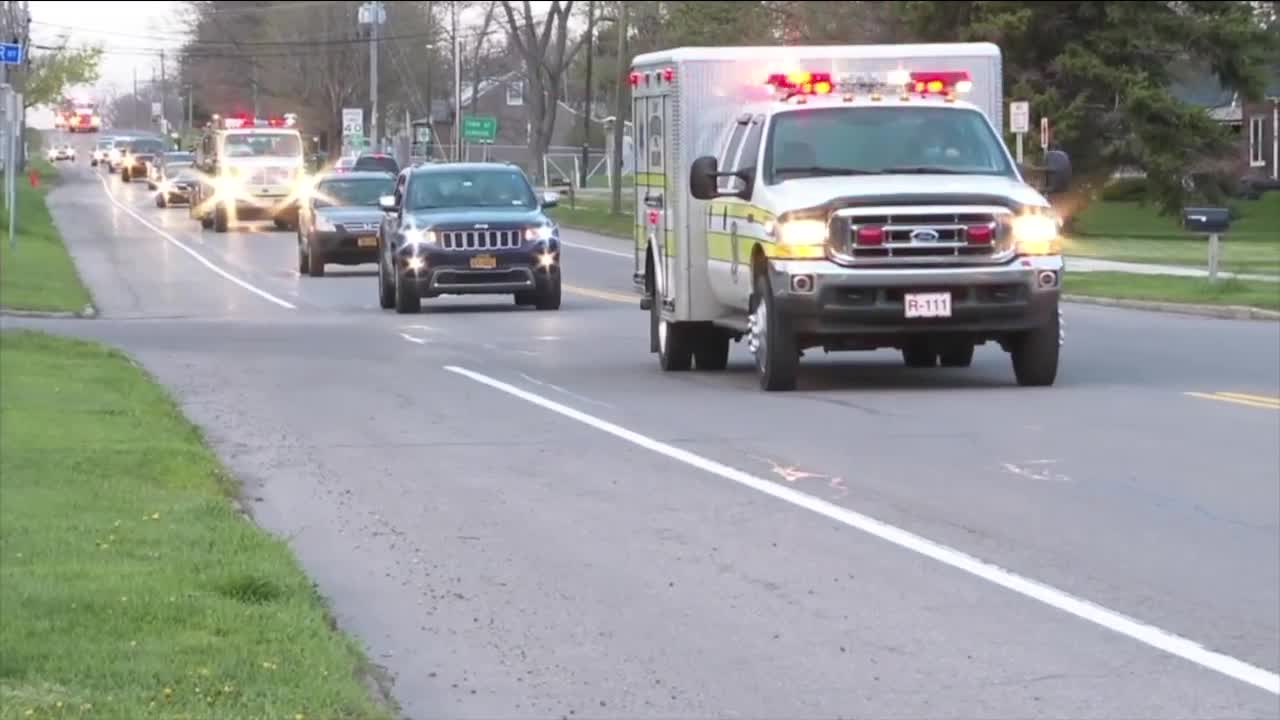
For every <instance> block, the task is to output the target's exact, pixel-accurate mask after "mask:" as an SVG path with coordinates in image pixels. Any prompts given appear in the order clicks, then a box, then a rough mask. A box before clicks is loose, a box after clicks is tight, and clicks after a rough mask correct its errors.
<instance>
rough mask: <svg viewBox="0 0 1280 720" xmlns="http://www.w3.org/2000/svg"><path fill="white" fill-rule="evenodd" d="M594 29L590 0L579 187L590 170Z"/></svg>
mask: <svg viewBox="0 0 1280 720" xmlns="http://www.w3.org/2000/svg"><path fill="white" fill-rule="evenodd" d="M595 29H596V2H595V0H590V2H588V3H587V40H586V46H587V92H586V98H585V102H586V105H585V107H583V109H582V168H581V170H580V171H579V172H580V174H581V177H580V178H578V187H580V188H585V187H586V186H587V174H588V173H589V172H590V171H591V168H590V165H589V163H590V162H591V56H592V55H594V54H595V52H594V51H593V50H592V45H593V44H594V43H595Z"/></svg>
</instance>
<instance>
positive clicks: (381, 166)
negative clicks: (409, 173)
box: [351, 153, 400, 176]
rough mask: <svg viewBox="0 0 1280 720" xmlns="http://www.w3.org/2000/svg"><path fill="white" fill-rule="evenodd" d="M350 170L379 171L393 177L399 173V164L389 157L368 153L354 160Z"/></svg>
mask: <svg viewBox="0 0 1280 720" xmlns="http://www.w3.org/2000/svg"><path fill="white" fill-rule="evenodd" d="M351 169H352V170H353V171H355V172H360V171H368V170H375V171H377V170H380V171H382V172H385V173H391V175H393V176H394V175H398V174H399V173H400V164H399V163H397V162H396V159H395V158H393V157H391V156H390V155H383V154H382V153H368V154H365V155H361V156H360V157H358V158H356V163H355V165H352V166H351Z"/></svg>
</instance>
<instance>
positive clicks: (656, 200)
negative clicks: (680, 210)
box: [644, 195, 662, 208]
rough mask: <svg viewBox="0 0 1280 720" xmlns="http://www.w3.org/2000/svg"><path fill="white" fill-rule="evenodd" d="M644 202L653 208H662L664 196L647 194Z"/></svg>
mask: <svg viewBox="0 0 1280 720" xmlns="http://www.w3.org/2000/svg"><path fill="white" fill-rule="evenodd" d="M644 204H645V205H647V206H649V207H651V208H661V207H662V196H661V195H645V196H644Z"/></svg>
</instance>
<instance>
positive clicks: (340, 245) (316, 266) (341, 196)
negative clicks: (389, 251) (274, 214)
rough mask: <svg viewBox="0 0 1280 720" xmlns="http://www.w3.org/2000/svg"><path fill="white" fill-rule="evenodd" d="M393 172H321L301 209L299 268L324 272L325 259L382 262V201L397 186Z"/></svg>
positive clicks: (315, 273)
mask: <svg viewBox="0 0 1280 720" xmlns="http://www.w3.org/2000/svg"><path fill="white" fill-rule="evenodd" d="M395 183H396V179H395V176H394V175H388V174H386V173H382V172H355V171H352V172H344V173H331V174H329V175H325V176H322V177H321V178H320V180H319V182H317V183H316V184H315V187H314V189H313V190H312V191H311V193H310V197H309V198H308V199H307V201H306V202H304V203H302V204H301V206H300V207H299V208H298V272H299V273H306V274H309V275H311V277H321V276H323V275H324V266H325V264H326V263H335V264H338V265H359V264H361V263H372V262H377V261H378V226H379V225H380V224H381V223H382V216H383V212H382V208H381V207H380V206H379V204H378V200H379V199H380V198H381V197H382V196H384V195H390V194H391V193H392V192H393V191H394V190H395Z"/></svg>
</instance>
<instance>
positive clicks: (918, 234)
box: [911, 228, 938, 243]
mask: <svg viewBox="0 0 1280 720" xmlns="http://www.w3.org/2000/svg"><path fill="white" fill-rule="evenodd" d="M911 242H918V243H929V242H938V232H937V231H936V230H929V229H928V228H921V229H919V230H912V231H911Z"/></svg>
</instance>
